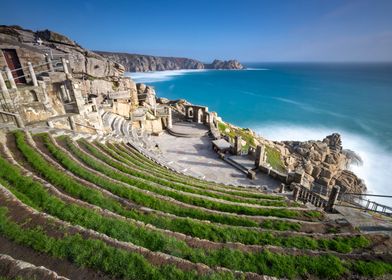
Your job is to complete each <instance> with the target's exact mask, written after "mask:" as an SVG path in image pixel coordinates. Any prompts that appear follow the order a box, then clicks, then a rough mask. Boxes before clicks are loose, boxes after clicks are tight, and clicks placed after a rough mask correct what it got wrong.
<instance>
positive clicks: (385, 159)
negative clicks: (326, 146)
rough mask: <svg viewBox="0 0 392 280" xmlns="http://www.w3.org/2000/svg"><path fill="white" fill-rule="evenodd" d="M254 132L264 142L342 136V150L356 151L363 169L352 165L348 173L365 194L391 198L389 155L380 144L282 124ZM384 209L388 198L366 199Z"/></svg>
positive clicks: (327, 130)
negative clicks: (363, 187) (358, 180)
mask: <svg viewBox="0 0 392 280" xmlns="http://www.w3.org/2000/svg"><path fill="white" fill-rule="evenodd" d="M253 129H254V131H256V132H257V133H258V134H260V135H262V136H263V137H266V138H267V139H271V140H276V141H283V140H298V141H306V140H314V139H319V140H322V139H323V138H325V136H327V135H329V134H331V133H334V132H338V133H340V135H341V136H342V142H343V148H344V149H350V150H353V151H355V152H356V153H357V154H358V155H359V156H360V157H361V158H362V160H363V165H362V166H357V165H352V166H351V167H350V169H351V170H352V171H353V172H354V173H355V174H357V175H358V176H359V177H360V178H361V179H363V180H364V181H365V183H366V186H367V189H368V193H373V194H381V195H390V194H391V193H392V184H391V183H390V181H391V175H392V164H391V163H392V153H391V152H390V151H388V150H386V149H385V148H384V147H382V146H381V145H380V144H379V143H376V142H375V141H374V140H372V139H370V138H367V137H365V136H360V135H358V134H353V133H350V132H346V131H342V130H341V129H333V128H327V127H322V126H319V127H305V126H299V125H292V124H283V123H269V124H265V125H262V126H259V127H253ZM369 199H370V200H375V201H378V202H380V203H383V204H385V205H389V206H390V205H391V202H392V200H391V199H387V198H377V197H369Z"/></svg>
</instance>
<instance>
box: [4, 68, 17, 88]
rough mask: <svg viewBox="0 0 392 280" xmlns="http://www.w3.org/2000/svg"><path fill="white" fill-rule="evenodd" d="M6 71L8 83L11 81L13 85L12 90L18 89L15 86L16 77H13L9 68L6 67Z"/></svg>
mask: <svg viewBox="0 0 392 280" xmlns="http://www.w3.org/2000/svg"><path fill="white" fill-rule="evenodd" d="M4 70H5V72H6V74H7V79H8V81H10V84H11V88H13V89H16V84H15V80H14V76H12V72H11V70H10V68H8V67H7V66H6V67H4Z"/></svg>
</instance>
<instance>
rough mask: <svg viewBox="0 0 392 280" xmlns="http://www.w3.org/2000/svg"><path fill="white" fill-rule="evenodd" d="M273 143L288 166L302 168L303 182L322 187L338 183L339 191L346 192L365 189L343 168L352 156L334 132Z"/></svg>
mask: <svg viewBox="0 0 392 280" xmlns="http://www.w3.org/2000/svg"><path fill="white" fill-rule="evenodd" d="M276 144H277V143H276ZM281 144H283V145H281ZM277 145H278V146H279V147H280V151H281V154H282V155H283V158H284V161H285V164H286V166H287V167H288V169H290V170H302V171H303V174H304V177H303V178H304V180H303V183H304V185H307V186H310V185H311V184H318V185H321V186H323V187H326V188H332V187H333V186H334V185H339V186H340V187H341V188H342V190H343V191H346V190H349V191H350V192H363V191H364V190H366V187H365V185H364V183H363V182H362V181H361V180H360V179H359V178H358V177H357V176H356V175H355V174H354V173H352V172H351V171H348V170H347V168H348V167H349V165H350V163H351V162H352V159H351V157H348V156H347V155H348V154H347V152H346V151H345V150H343V147H342V140H341V136H340V135H339V134H338V133H334V134H332V135H329V136H327V137H325V138H324V139H323V140H322V141H314V140H311V141H305V142H299V141H285V142H282V143H280V144H277ZM282 151H283V152H282Z"/></svg>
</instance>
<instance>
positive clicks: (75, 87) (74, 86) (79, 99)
mask: <svg viewBox="0 0 392 280" xmlns="http://www.w3.org/2000/svg"><path fill="white" fill-rule="evenodd" d="M69 85H70V88H71V90H72V92H73V97H74V98H75V102H76V105H77V106H78V111H79V114H84V113H85V106H84V103H85V100H84V98H83V94H82V91H81V89H80V87H79V84H78V83H74V82H72V81H71V80H70V83H69ZM97 95H98V94H97ZM70 98H71V96H70ZM70 100H72V98H71V99H70Z"/></svg>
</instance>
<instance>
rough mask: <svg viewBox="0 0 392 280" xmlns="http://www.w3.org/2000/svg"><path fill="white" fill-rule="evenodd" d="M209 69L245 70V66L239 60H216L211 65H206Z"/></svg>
mask: <svg viewBox="0 0 392 280" xmlns="http://www.w3.org/2000/svg"><path fill="white" fill-rule="evenodd" d="M205 68H207V69H244V66H243V65H242V64H241V63H240V62H239V61H238V60H235V59H234V60H227V61H223V60H218V59H215V60H214V61H213V62H212V63H211V64H205Z"/></svg>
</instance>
